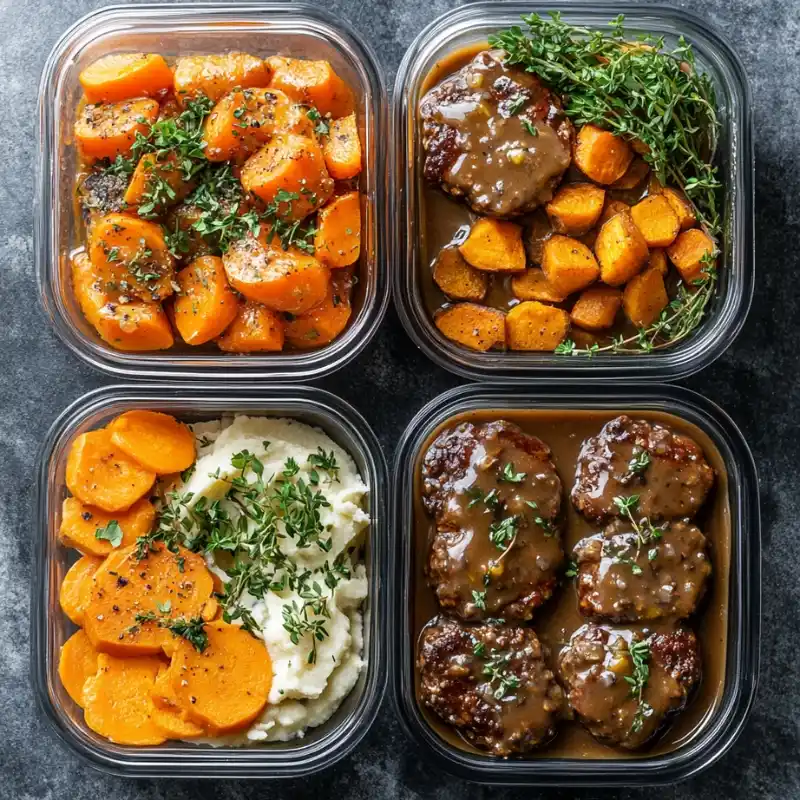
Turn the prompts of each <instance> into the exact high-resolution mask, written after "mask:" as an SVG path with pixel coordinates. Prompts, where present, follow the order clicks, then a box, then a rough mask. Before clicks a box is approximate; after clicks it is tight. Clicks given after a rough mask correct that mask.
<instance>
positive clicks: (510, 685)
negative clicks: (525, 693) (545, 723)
mask: <svg viewBox="0 0 800 800" xmlns="http://www.w3.org/2000/svg"><path fill="white" fill-rule="evenodd" d="M511 656H512V654H511V653H509V652H503V651H502V650H492V651H491V653H490V654H489V658H488V660H487V661H486V663H485V664H484V666H483V675H484V677H486V678H488V679H489V681H488V683H489V689H490V690H491V691H492V695H493V697H494V698H495V700H502V699H503V698H504V697H505V696H506V695H507V694H508V693H509V690H510V689H517V688H518V687H519V683H520V681H519V678H518V677H517V676H516V675H514V674H513V673H512V672H511V671H510V670H509V668H508V667H509V664H510V663H511Z"/></svg>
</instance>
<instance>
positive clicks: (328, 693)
mask: <svg viewBox="0 0 800 800" xmlns="http://www.w3.org/2000/svg"><path fill="white" fill-rule="evenodd" d="M192 428H193V431H194V434H195V437H196V439H197V445H198V451H197V452H198V457H197V462H196V464H195V467H194V470H193V472H192V474H191V475H186V474H184V476H183V480H182V481H181V482H180V483H179V484H178V485H177V486H176V487H175V491H177V492H178V494H180V495H181V496H183V497H184V498H185V508H187V509H191V510H192V511H193V512H194V513H193V514H192V518H193V519H195V520H197V519H205V518H207V517H208V518H209V519H214V520H217V519H219V518H220V516H221V517H222V519H226V518H227V519H229V520H230V524H229V525H228V526H227V527H225V526H224V525H223V527H221V528H220V527H219V526H217V528H218V529H219V530H221V531H222V534H220V537H221V538H222V539H224V538H225V537H227V540H226V541H224V542H222V543H221V544H220V543H219V542H218V545H219V546H217V547H214V548H212V550H211V552H208V553H207V554H206V560H207V563H208V565H209V568H210V569H211V570H212V571H213V572H214V573H215V574H216V575H217V576H218V577H219V578H220V579H221V580H222V582H223V584H225V585H226V590H227V591H228V593H229V594H232V595H233V597H232V598H230V599H229V600H226V601H223V605H224V606H225V607H226V608H227V611H228V612H229V613H231V616H232V618H233V621H234V622H239V623H242V622H247V624H248V627H250V628H251V630H253V631H255V633H256V635H259V636H261V637H262V638H263V639H264V644H265V646H266V648H267V650H268V651H269V654H270V658H271V659H272V667H273V672H274V677H273V681H272V688H271V690H270V695H269V704H268V705H267V707H266V709H265V710H264V712H263V714H262V715H261V717H260V718H259V719H258V720H256V722H254V723H253V724H252V726H251V727H250V728H249V729H248V730H247V731H246V732H244V733H242V734H240V735H237V736H232V737H224V738H223V739H219V738H217V739H214V740H209V742H210V743H212V744H248V743H252V742H264V741H285V740H288V739H291V738H294V737H300V736H303V735H304V733H305V731H306V729H307V728H309V727H314V726H316V725H321V724H322V723H323V722H325V721H326V720H327V719H328V718H329V717H330V716H331V715H332V714H333V713H334V712H335V711H336V709H337V708H338V707H339V705H340V704H341V702H342V700H343V699H344V698H345V697H346V696H347V694H348V693H349V692H350V691H351V690H352V688H353V686H354V685H355V683H356V681H357V680H358V677H359V674H360V673H361V670H362V669H363V667H364V661H363V658H362V653H363V618H362V615H361V606H362V603H363V601H364V599H365V598H366V596H367V577H366V570H365V568H364V564H363V563H362V561H361V556H360V549H359V545H360V544H361V542H362V539H363V535H362V534H363V532H364V530H365V528H366V527H367V525H368V523H369V516H368V514H367V513H366V512H365V511H364V509H363V501H364V497H365V495H366V493H367V487H366V486H365V485H364V482H363V481H362V479H361V476H360V475H359V474H358V470H357V468H356V465H355V463H354V461H353V459H352V458H351V457H350V455H349V454H348V453H347V452H345V451H344V450H342V449H341V448H340V447H339V446H338V445H336V444H335V443H334V442H333V441H332V440H331V439H330V438H329V437H328V436H327V435H326V434H325V433H323V432H322V431H320V430H318V429H317V428H312V427H311V426H309V425H305V424H303V423H300V422H297V421H296V420H291V419H277V418H269V417H245V416H240V417H235V418H233V419H229V420H222V421H217V422H206V423H198V424H196V425H194V426H192ZM242 454H246V455H245V456H243V455H242ZM331 457H332V458H331ZM243 458H244V459H245V463H244V467H243ZM248 459H249V460H248ZM232 487H233V489H232ZM286 491H288V492H290V495H289V497H290V500H289V501H287V502H288V504H287V505H286V506H283V505H281V503H282V500H281V497H282V495H281V492H286ZM248 492H249V493H250V494H248ZM317 492H319V493H320V497H321V498H322V502H318V500H319V498H317V500H315V499H314V497H315V495H316V493H317ZM250 497H253V498H255V502H256V503H257V505H255V506H253V507H252V508H255V509H256V513H252V509H251V514H250V515H248V516H245V515H244V514H243V508H245V507H246V506H248V504H249V503H250V502H251V501H250V499H248V498H250ZM263 508H267V509H271V511H270V510H268V511H267V517H268V519H269V520H270V521H271V523H270V524H271V527H270V526H269V525H266V526H265V525H264V524H259V522H258V519H260V516H259V514H260V509H263ZM287 509H288V510H287ZM275 510H277V513H272V512H273V511H275ZM186 514H187V516H188V511H187V512H186ZM253 517H256V518H257V519H256V520H254V519H253ZM287 519H288V520H289V524H288V526H287ZM195 525H198V523H196V522H195ZM199 526H200V527H202V524H199ZM270 532H271V534H272V536H273V538H272V539H270V538H269V533H270ZM309 532H310V533H309ZM190 535H191V533H190ZM243 570H244V571H245V572H246V573H247V575H248V576H249V577H248V580H247V582H246V583H245V590H244V591H242V592H241V593H238V591H237V590H238V587H239V586H240V582H241V581H242V578H241V575H242V571H243ZM253 574H256V575H257V576H263V577H265V578H266V580H261V581H260V583H261V585H259V581H258V580H255V581H253V580H252V575H253ZM298 626H299V627H298ZM309 628H311V630H310V629H309ZM314 632H316V633H317V635H316V636H315V635H314Z"/></svg>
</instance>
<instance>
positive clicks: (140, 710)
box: [83, 653, 166, 745]
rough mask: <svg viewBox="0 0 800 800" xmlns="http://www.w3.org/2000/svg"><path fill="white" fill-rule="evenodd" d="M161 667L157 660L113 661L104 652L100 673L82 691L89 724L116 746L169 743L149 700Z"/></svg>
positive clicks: (98, 659)
mask: <svg viewBox="0 0 800 800" xmlns="http://www.w3.org/2000/svg"><path fill="white" fill-rule="evenodd" d="M160 667H161V661H160V660H159V659H157V658H114V657H113V656H109V655H105V654H103V653H101V654H100V655H99V656H98V657H97V674H96V675H95V676H94V677H93V678H89V680H87V681H86V686H85V687H84V691H83V700H84V719H85V721H86V724H87V725H88V726H89V727H90V728H91V729H92V730H93V731H94V732H95V733H99V734H100V735H101V736H105V738H106V739H108V740H109V741H111V742H114V743H115V744H126V745H155V744H161V743H162V742H164V741H166V737H165V736H164V734H163V733H162V732H161V730H160V729H159V728H158V727H156V725H155V724H154V723H153V713H154V711H155V706H154V705H153V700H152V698H151V697H150V692H151V690H152V687H153V684H154V683H155V679H156V675H157V674H158V670H159V668H160Z"/></svg>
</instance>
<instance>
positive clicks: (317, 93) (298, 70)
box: [267, 56, 355, 119]
mask: <svg viewBox="0 0 800 800" xmlns="http://www.w3.org/2000/svg"><path fill="white" fill-rule="evenodd" d="M267 64H268V65H269V67H270V69H272V80H271V81H270V84H269V85H270V86H272V87H273V88H275V89H280V90H281V91H283V92H286V94H287V95H289V97H293V98H294V99H295V100H298V101H299V102H301V103H306V104H307V105H310V106H314V108H316V109H317V111H319V113H320V114H322V116H327V115H328V114H330V115H331V117H333V118H334V119H338V118H339V117H346V116H347V115H348V114H352V113H353V110H354V109H355V100H354V98H353V93H352V91H350V87H349V86H348V85H347V84H346V83H345V82H344V81H343V80H342V79H341V78H340V77H339V76H338V75H337V74H336V73H335V72H334V71H333V67H332V66H331V65H330V63H329V62H327V61H306V60H304V59H299V58H283V57H282V56H272V57H270V58H268V59H267Z"/></svg>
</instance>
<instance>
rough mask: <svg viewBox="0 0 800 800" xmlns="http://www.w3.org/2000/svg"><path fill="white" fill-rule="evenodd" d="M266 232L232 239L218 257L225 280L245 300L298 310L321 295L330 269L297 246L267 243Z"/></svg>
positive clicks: (280, 309)
mask: <svg viewBox="0 0 800 800" xmlns="http://www.w3.org/2000/svg"><path fill="white" fill-rule="evenodd" d="M268 235H269V234H268V233H267V232H262V233H261V235H260V236H259V237H258V238H255V237H254V236H252V235H251V234H248V235H247V236H246V237H245V238H243V239H240V240H238V241H237V242H234V243H233V244H232V245H231V247H230V248H229V249H228V251H227V252H226V253H225V255H223V257H222V263H223V264H224V266H225V272H226V273H227V275H228V280H229V281H230V284H231V286H233V288H234V289H236V290H237V291H239V292H241V293H242V294H243V295H244V296H245V297H246V298H247V299H248V300H255V301H256V302H257V303H261V304H262V305H265V306H267V308H271V309H272V310H273V311H286V312H288V313H290V314H302V313H303V312H304V311H308V310H309V309H310V308H313V307H314V306H315V305H317V304H319V303H321V302H322V301H323V300H324V299H325V294H326V293H327V291H328V283H329V281H330V270H329V269H328V268H327V267H326V266H325V265H324V264H322V263H320V262H319V261H318V260H317V259H316V258H313V257H312V256H309V255H306V254H305V253H301V252H300V251H299V250H298V249H297V248H293V247H290V248H289V249H288V250H284V249H283V248H282V247H281V246H280V245H279V244H271V243H267V242H266V241H265V240H266V237H267V236H268Z"/></svg>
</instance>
